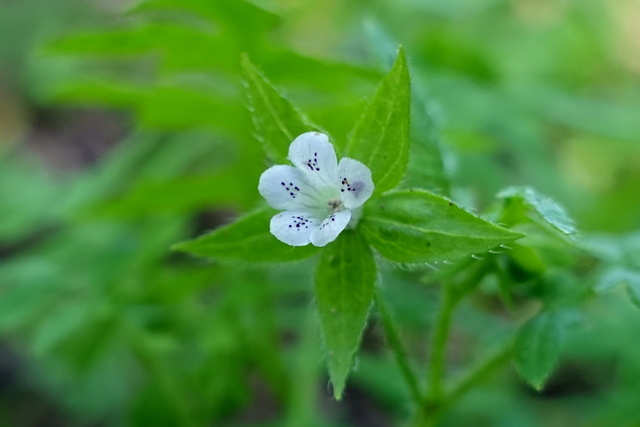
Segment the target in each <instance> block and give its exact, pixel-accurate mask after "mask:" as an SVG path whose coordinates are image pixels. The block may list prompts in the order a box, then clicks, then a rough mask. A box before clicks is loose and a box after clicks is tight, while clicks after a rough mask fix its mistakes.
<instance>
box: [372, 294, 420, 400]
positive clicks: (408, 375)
mask: <svg viewBox="0 0 640 427" xmlns="http://www.w3.org/2000/svg"><path fill="white" fill-rule="evenodd" d="M375 297H376V305H377V306H378V311H379V312H380V318H381V319H382V326H384V330H385V333H386V335H387V341H388V342H389V346H391V350H392V351H393V353H394V355H395V358H396V363H398V367H399V368H400V371H401V372H402V376H403V377H404V380H405V382H406V383H407V386H408V387H409V392H410V393H411V397H412V398H413V400H414V402H415V403H416V405H418V406H419V405H420V404H421V403H422V393H420V387H419V386H418V380H417V378H416V375H415V373H414V372H413V369H411V366H409V360H408V358H407V353H406V352H405V350H404V347H403V345H402V341H401V340H400V334H399V333H398V328H397V327H396V324H395V320H394V319H393V316H392V315H391V313H390V312H389V309H388V308H387V306H386V303H385V302H384V298H383V296H382V295H381V293H380V290H379V289H376V293H375Z"/></svg>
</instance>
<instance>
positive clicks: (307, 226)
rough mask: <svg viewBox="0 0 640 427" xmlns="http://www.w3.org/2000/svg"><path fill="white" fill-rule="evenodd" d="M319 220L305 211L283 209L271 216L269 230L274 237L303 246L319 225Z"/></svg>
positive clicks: (292, 244) (290, 243)
mask: <svg viewBox="0 0 640 427" xmlns="http://www.w3.org/2000/svg"><path fill="white" fill-rule="evenodd" d="M320 223H321V220H320V219H318V218H314V217H313V216H311V215H309V214H308V213H307V212H300V211H285V212H280V213H279V214H277V215H275V216H274V217H273V218H271V223H270V225H269V231H270V232H271V234H273V235H274V236H276V239H278V240H280V241H281V242H283V243H286V244H287V245H291V246H305V245H308V244H309V243H310V242H311V234H312V233H313V232H314V231H316V230H317V229H318V228H319V227H320Z"/></svg>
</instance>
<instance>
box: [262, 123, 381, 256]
mask: <svg viewBox="0 0 640 427" xmlns="http://www.w3.org/2000/svg"><path fill="white" fill-rule="evenodd" d="M289 160H290V161H291V163H293V165H294V166H295V167H294V166H288V165H276V166H272V167H270V168H269V169H267V170H266V171H265V172H264V173H263V174H262V175H261V176H260V183H259V184H258V191H259V192H260V194H261V195H262V197H264V198H265V199H266V200H267V203H269V205H270V206H271V207H272V208H274V209H280V210H284V212H280V213H279V214H277V215H276V216H274V217H273V218H271V225H270V231H271V234H273V235H274V236H276V238H277V239H278V240H280V241H281V242H284V243H286V244H288V245H291V246H305V245H308V244H309V243H312V244H314V245H315V246H324V245H326V244H327V243H330V242H333V241H334V240H335V239H336V238H337V237H338V234H340V232H341V231H342V230H344V229H345V228H346V227H347V225H349V222H350V221H351V223H352V225H354V223H355V222H356V221H357V216H358V215H357V212H352V211H353V210H354V209H357V208H359V207H360V206H362V204H363V203H364V202H365V201H366V200H367V199H368V198H369V197H371V194H372V193H373V188H374V186H373V181H372V180H371V171H370V170H369V168H368V167H366V166H365V165H363V164H362V163H360V162H359V161H357V160H354V159H350V158H348V157H344V158H342V159H341V160H340V163H338V159H337V157H336V152H335V150H334V149H333V145H332V144H331V143H330V142H329V139H328V138H327V136H326V135H324V134H322V133H319V132H307V133H303V134H302V135H300V136H299V137H297V138H296V139H295V140H294V141H293V142H292V143H291V145H290V146H289ZM352 219H353V221H352Z"/></svg>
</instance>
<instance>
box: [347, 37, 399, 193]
mask: <svg viewBox="0 0 640 427" xmlns="http://www.w3.org/2000/svg"><path fill="white" fill-rule="evenodd" d="M409 116H410V81H409V70H408V68H407V60H406V58H405V54H404V50H402V48H400V49H399V50H398V56H397V58H396V61H395V63H394V64H393V67H392V68H391V71H389V74H387V76H386V77H385V78H384V79H383V80H382V82H381V83H380V85H379V86H378V89H377V91H376V94H375V95H374V97H373V99H372V100H371V103H370V104H369V105H368V107H367V109H366V110H365V112H364V114H363V115H362V117H361V118H360V120H359V121H358V123H356V125H355V127H354V129H353V131H352V133H351V136H350V138H349V143H348V144H347V150H346V155H347V156H348V157H353V158H354V159H357V160H360V161H361V162H363V163H364V164H365V165H367V166H368V167H369V169H371V173H372V175H373V182H374V184H375V185H376V190H375V191H376V192H377V193H382V192H383V191H386V190H390V189H392V188H394V187H396V186H397V185H398V184H399V183H400V180H401V179H402V176H403V175H404V171H405V169H406V167H407V157H408V153H409Z"/></svg>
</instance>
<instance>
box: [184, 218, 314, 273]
mask: <svg viewBox="0 0 640 427" xmlns="http://www.w3.org/2000/svg"><path fill="white" fill-rule="evenodd" d="M273 215H274V211H273V209H267V208H264V209H260V210H257V211H255V212H253V213H250V214H249V215H247V216H245V217H242V218H240V219H238V220H237V221H235V222H233V223H231V224H228V225H225V226H222V227H220V228H218V229H216V230H214V231H212V232H211V233H209V234H205V235H204V236H201V237H198V238H197V239H193V240H189V241H186V242H182V243H178V244H176V245H174V246H173V248H172V249H174V250H178V251H184V252H190V253H192V254H196V255H201V256H205V257H211V258H216V259H231V260H242V261H248V262H256V263H260V262H284V261H295V260H300V259H303V258H307V257H310V256H311V255H313V254H315V253H316V252H317V250H318V248H316V247H314V246H304V247H291V246H289V245H286V244H284V243H282V242H280V241H279V240H278V239H276V238H275V237H274V236H273V234H271V233H270V232H269V220H270V219H271V217H272V216H273Z"/></svg>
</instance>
